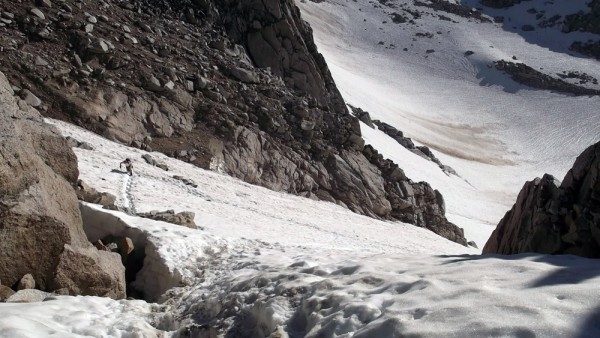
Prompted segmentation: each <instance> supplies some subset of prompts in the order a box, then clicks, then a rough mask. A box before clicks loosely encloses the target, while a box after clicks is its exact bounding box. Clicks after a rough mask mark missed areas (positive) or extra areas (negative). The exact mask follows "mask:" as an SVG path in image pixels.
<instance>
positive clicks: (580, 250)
mask: <svg viewBox="0 0 600 338" xmlns="http://www.w3.org/2000/svg"><path fill="white" fill-rule="evenodd" d="M599 206H600V143H596V144H595V145H593V146H591V147H589V148H588V149H586V150H585V151H584V152H583V153H582V154H581V155H579V157H577V160H576V161H575V164H574V165H573V168H572V169H571V170H569V172H568V173H567V175H566V176H565V178H564V180H563V182H562V184H560V183H559V182H558V181H556V180H555V179H554V177H552V175H548V174H546V175H544V176H543V177H542V178H541V179H540V178H536V179H535V180H533V181H530V182H527V183H525V186H524V187H523V189H522V190H521V192H520V193H519V197H518V198H517V202H516V203H515V205H514V206H513V208H512V209H511V210H510V211H509V212H507V213H506V215H505V216H504V218H503V219H502V220H501V221H500V223H499V224H498V226H497V227H496V230H494V232H493V233H492V235H491V237H490V239H489V240H488V242H487V243H486V244H485V247H484V248H483V253H501V254H516V253H522V252H538V253H545V254H572V255H579V256H584V257H591V258H600V235H599V234H600V208H599Z"/></svg>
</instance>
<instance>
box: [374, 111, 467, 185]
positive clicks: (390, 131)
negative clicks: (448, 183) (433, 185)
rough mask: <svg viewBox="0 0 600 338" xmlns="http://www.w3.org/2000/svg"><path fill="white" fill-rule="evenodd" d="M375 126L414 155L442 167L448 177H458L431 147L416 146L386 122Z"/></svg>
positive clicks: (378, 122)
mask: <svg viewBox="0 0 600 338" xmlns="http://www.w3.org/2000/svg"><path fill="white" fill-rule="evenodd" d="M373 124H375V125H376V126H377V129H379V130H381V131H382V132H384V133H385V134H386V135H388V136H389V137H391V138H393V139H394V140H395V141H396V142H398V144H400V145H401V146H403V147H404V148H406V149H408V150H410V151H411V152H413V153H414V154H416V155H419V156H421V157H422V158H424V159H426V160H428V161H432V162H434V163H435V164H437V165H438V166H439V167H440V169H442V171H443V172H444V173H446V175H458V174H457V173H456V171H455V170H454V169H453V168H452V167H450V166H448V165H444V164H442V162H440V160H439V159H438V158H437V157H436V156H435V155H434V154H433V152H432V151H431V149H429V147H427V146H416V145H415V143H414V142H413V140H412V139H411V138H410V137H406V136H404V133H403V132H402V131H400V130H398V129H396V128H394V127H393V126H391V125H389V124H387V123H385V122H381V121H379V120H373Z"/></svg>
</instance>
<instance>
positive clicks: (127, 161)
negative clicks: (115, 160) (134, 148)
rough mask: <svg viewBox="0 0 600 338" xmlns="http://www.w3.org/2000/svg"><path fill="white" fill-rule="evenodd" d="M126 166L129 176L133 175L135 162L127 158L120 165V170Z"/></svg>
mask: <svg viewBox="0 0 600 338" xmlns="http://www.w3.org/2000/svg"><path fill="white" fill-rule="evenodd" d="M123 165H125V169H127V173H128V174H129V176H131V175H133V162H131V160H130V159H128V158H126V159H125V161H123V162H121V163H120V164H119V169H121V168H122V167H123Z"/></svg>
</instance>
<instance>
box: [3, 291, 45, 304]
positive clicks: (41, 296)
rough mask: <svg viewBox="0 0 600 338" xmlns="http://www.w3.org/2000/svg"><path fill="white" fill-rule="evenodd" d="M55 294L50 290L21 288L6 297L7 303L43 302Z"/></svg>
mask: <svg viewBox="0 0 600 338" xmlns="http://www.w3.org/2000/svg"><path fill="white" fill-rule="evenodd" d="M53 296H54V295H53V294H51V293H48V292H44V291H40V290H36V289H24V290H19V291H17V292H16V293H15V294H13V295H12V296H10V297H8V298H7V299H6V302H7V303H36V302H43V301H44V300H45V299H46V298H49V297H53Z"/></svg>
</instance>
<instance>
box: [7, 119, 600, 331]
mask: <svg viewBox="0 0 600 338" xmlns="http://www.w3.org/2000/svg"><path fill="white" fill-rule="evenodd" d="M52 123H53V124H55V125H57V126H58V127H59V128H60V129H61V130H62V132H63V133H64V134H65V135H68V136H72V137H74V138H76V139H78V140H80V141H81V140H85V141H86V142H88V143H90V144H91V145H92V146H93V148H94V150H92V151H89V150H83V149H79V148H76V149H75V152H76V154H77V157H78V161H79V168H80V172H81V177H82V179H84V180H85V181H86V182H87V183H89V184H90V185H92V186H94V187H95V188H97V189H99V190H101V191H108V192H111V193H114V194H116V196H118V201H117V204H119V205H120V206H121V207H125V206H128V207H129V208H130V209H132V208H134V209H136V210H137V211H146V210H150V209H153V208H157V209H160V210H164V209H167V208H174V209H175V210H176V211H180V210H190V211H194V212H196V223H197V224H198V225H200V226H202V227H204V228H205V230H195V229H188V228H184V227H180V226H176V225H172V224H167V223H163V222H157V221H152V220H148V219H142V218H138V217H134V216H131V215H127V214H124V213H122V212H118V211H107V210H103V209H101V208H100V207H98V206H93V205H84V207H82V208H83V210H84V216H83V217H84V219H85V220H86V227H87V229H86V233H88V235H89V236H91V237H102V234H103V233H104V232H111V233H112V232H114V231H121V232H122V233H124V234H126V235H128V236H130V237H131V238H132V239H133V241H134V243H136V245H139V243H142V242H144V241H145V245H146V260H145V261H144V267H143V269H142V270H141V272H140V273H139V274H138V281H140V284H143V285H138V286H139V287H141V288H146V289H147V290H154V291H156V290H159V289H161V287H160V286H161V285H162V286H165V285H166V287H167V288H170V289H169V290H168V291H166V292H164V294H163V295H162V296H160V297H158V295H154V296H155V297H157V298H158V300H159V304H146V303H144V302H143V301H139V300H121V301H114V300H109V299H103V298H98V297H66V296H55V297H51V298H48V299H46V300H45V301H44V302H40V303H30V304H15V303H6V304H4V303H2V304H0V337H11V338H12V337H189V336H190V335H192V334H197V335H198V336H201V332H205V334H208V332H209V329H207V327H212V328H215V329H217V330H220V331H218V332H220V334H219V336H225V332H227V337H268V336H269V337H332V338H333V337H382V338H383V337H400V336H421V337H441V336H443V337H452V336H454V337H472V336H481V337H534V336H543V337H553V336H563V337H594V336H598V335H599V334H600V327H598V326H597V318H598V316H600V307H599V305H598V302H597V299H598V298H599V297H600V290H598V288H597V287H596V285H597V284H598V282H600V265H598V262H597V261H596V260H590V259H583V258H577V257H573V256H561V257H549V256H542V255H518V256H508V257H502V256H494V255H486V256H481V255H478V254H476V250H474V249H469V248H465V247H462V246H460V245H457V244H455V243H453V242H450V241H447V240H445V239H443V238H440V237H438V236H435V235H433V234H432V233H431V232H429V231H426V230H423V229H420V228H416V227H414V226H409V225H404V224H400V223H390V222H381V221H377V220H373V219H369V218H366V217H363V216H360V215H356V214H353V213H351V212H349V211H347V210H345V209H343V208H341V207H339V206H337V205H335V204H331V203H323V202H315V201H311V200H308V199H304V198H298V197H296V196H291V195H286V194H281V193H277V192H272V191H269V190H266V189H262V188H260V187H255V186H250V185H248V184H246V183H243V182H241V181H239V180H237V179H233V178H230V177H227V176H224V175H221V174H217V173H214V172H209V171H205V170H202V169H198V168H195V167H192V166H190V165H188V164H186V163H182V162H180V161H177V160H174V159H171V158H167V157H165V156H163V155H161V154H157V153H153V154H152V156H154V157H155V158H157V159H159V161H162V162H164V163H165V164H167V165H168V166H169V168H171V169H172V170H170V171H163V170H161V169H159V168H156V167H152V166H150V165H148V164H146V163H145V162H144V161H143V160H142V159H141V158H140V156H141V155H143V154H145V152H143V151H141V150H138V149H133V148H128V147H124V146H121V145H118V144H115V143H112V142H109V141H107V140H105V139H102V138H100V137H98V136H97V135H94V134H92V133H90V132H88V131H85V130H83V129H80V128H78V127H75V126H72V125H69V124H66V123H63V122H58V121H52ZM124 157H130V158H132V159H133V160H134V171H135V174H134V176H133V177H132V178H129V176H127V175H124V174H120V173H117V172H112V170H113V169H114V168H115V167H117V166H118V163H119V162H120V160H121V159H122V158H124ZM174 174H180V175H183V176H185V177H187V178H190V179H192V180H194V181H196V183H198V184H199V187H198V188H191V187H189V186H185V185H183V184H182V183H181V182H180V181H177V180H174V179H173V178H172V175H174ZM90 213H91V214H90ZM94 213H101V214H102V216H99V215H97V214H96V215H93V214H94ZM90 215H92V216H93V217H92V216H90ZM90 219H92V221H90ZM93 223H97V224H93ZM90 228H92V229H90ZM157 285H158V286H159V287H158V288H157ZM163 291H164V290H161V291H156V292H159V293H162V292H163ZM192 336H193V335H192Z"/></svg>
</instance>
